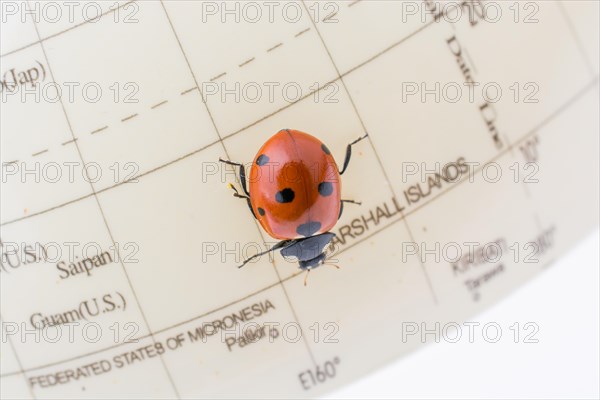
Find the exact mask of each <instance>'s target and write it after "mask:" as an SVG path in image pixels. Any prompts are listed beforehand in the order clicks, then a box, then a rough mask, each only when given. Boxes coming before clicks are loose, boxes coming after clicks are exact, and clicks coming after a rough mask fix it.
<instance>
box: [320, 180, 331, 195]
mask: <svg viewBox="0 0 600 400" xmlns="http://www.w3.org/2000/svg"><path fill="white" fill-rule="evenodd" d="M331 193H333V185H332V184H331V182H321V183H319V194H320V195H321V196H325V197H327V196H329V195H330V194H331Z"/></svg>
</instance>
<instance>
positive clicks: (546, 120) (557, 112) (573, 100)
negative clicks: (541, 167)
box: [0, 77, 598, 377]
mask: <svg viewBox="0 0 600 400" xmlns="http://www.w3.org/2000/svg"><path fill="white" fill-rule="evenodd" d="M597 81H598V77H596V78H594V79H593V80H592V81H591V82H589V83H588V84H587V85H585V86H584V87H583V88H582V89H581V90H580V91H578V92H577V94H576V95H574V96H573V97H571V98H570V99H569V100H568V101H567V102H566V103H564V104H563V105H561V106H560V107H559V108H558V109H556V110H555V111H554V112H552V113H551V114H550V115H548V116H547V117H545V118H544V119H543V120H542V121H541V122H539V123H538V124H537V125H536V126H535V127H534V128H532V129H531V130H529V131H528V132H527V133H525V134H524V135H523V136H521V137H520V138H519V139H517V140H516V141H515V143H514V144H513V146H516V145H518V144H519V143H521V142H523V141H524V140H526V139H527V138H529V137H530V136H531V135H533V134H534V133H536V132H537V131H538V130H539V129H540V128H542V127H543V126H545V125H546V124H548V123H549V122H550V121H552V120H553V119H554V118H556V117H557V116H558V115H560V114H562V113H563V112H564V111H565V110H567V109H568V108H569V107H571V106H572V105H573V104H575V103H576V102H577V101H578V100H579V99H580V98H581V97H582V96H583V95H584V94H585V93H587V91H588V90H590V88H592V87H593V86H594V85H595V84H596V82H597ZM508 151H509V149H508V148H507V149H505V150H503V151H502V152H500V153H498V154H496V155H495V156H494V157H492V158H491V159H490V160H488V161H487V162H486V163H484V164H482V165H481V166H480V167H479V168H477V170H476V171H474V173H475V172H477V171H480V170H481V169H483V167H484V165H486V164H489V163H492V162H494V161H495V160H498V159H499V158H500V157H502V156H504V155H506V154H507V152H508ZM466 180H467V179H462V180H460V181H459V182H457V183H456V184H455V185H453V186H450V187H449V188H448V189H446V190H445V191H443V192H441V193H440V194H439V195H437V196H435V197H433V198H432V199H431V200H429V201H427V202H425V203H423V204H422V205H419V206H416V207H415V208H413V209H411V210H410V211H409V212H407V213H406V214H405V216H409V215H412V214H414V213H416V212H417V211H419V210H420V209H422V208H424V207H425V206H427V205H429V204H431V203H433V202H435V201H436V200H437V199H439V198H441V197H442V196H444V195H445V194H447V193H449V192H450V191H452V190H454V188H456V187H457V186H459V185H460V184H462V183H464V182H465V181H466ZM400 220H401V218H398V219H396V220H394V221H392V222H390V223H389V224H387V225H385V226H383V227H382V228H381V229H379V230H377V231H375V232H373V233H371V234H369V235H367V236H365V237H363V238H361V239H359V240H357V241H356V242H354V243H352V244H351V245H349V246H347V247H345V248H343V249H342V250H340V252H338V253H337V254H341V253H343V252H345V251H347V250H349V249H350V248H352V247H354V246H356V245H358V244H361V243H363V242H364V241H366V240H367V239H370V238H371V237H373V236H375V235H377V234H379V233H381V232H382V231H385V230H386V229H387V228H389V227H390V226H392V225H394V224H396V223H398V222H400ZM551 262H552V260H551V261H550V262H549V263H551ZM299 275H300V273H296V274H294V275H291V276H289V277H286V278H284V279H283V281H288V280H291V279H293V278H295V277H297V276H299ZM277 285H279V282H275V283H273V284H270V285H268V286H266V287H264V288H262V289H259V290H257V291H255V292H253V293H251V294H250V295H247V296H244V297H242V298H239V299H237V300H234V301H232V302H230V303H229V304H227V305H224V306H221V307H218V308H216V309H212V310H209V311H206V312H204V313H203V314H201V315H199V316H196V317H194V318H191V319H189V320H187V321H183V322H179V323H177V324H175V325H172V326H169V327H167V328H162V329H159V330H157V331H156V332H154V333H155V334H156V333H162V332H166V331H168V330H170V329H172V328H175V327H177V326H181V325H182V324H185V323H188V322H192V321H193V320H196V319H201V318H203V317H205V316H208V315H210V314H213V313H215V312H217V311H220V310H222V309H224V308H226V307H229V306H232V305H235V304H237V303H239V302H241V301H243V300H246V299H247V298H249V297H252V296H254V295H257V294H260V293H262V292H264V291H266V290H269V289H271V288H273V287H275V286H277ZM147 337H149V335H145V336H141V337H140V338H138V339H145V338H147ZM126 344H128V342H124V343H119V344H118V345H114V346H110V347H108V348H104V349H100V350H96V351H94V352H91V353H87V354H84V355H80V356H76V357H72V358H69V359H63V360H60V361H57V362H52V363H48V364H45V365H39V366H36V367H32V368H28V369H27V370H24V371H23V372H29V371H35V370H39V369H43V368H47V367H51V366H54V365H59V364H63V363H65V362H69V361H74V360H76V359H79V358H82V357H88V356H91V355H94V354H98V353H102V352H104V351H108V350H112V349H113V348H116V347H120V346H123V345H126ZM17 374H19V371H16V372H9V373H5V374H0V377H6V376H13V375H17Z"/></svg>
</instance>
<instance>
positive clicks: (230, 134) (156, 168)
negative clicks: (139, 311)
mask: <svg viewBox="0 0 600 400" xmlns="http://www.w3.org/2000/svg"><path fill="white" fill-rule="evenodd" d="M431 24H432V23H431V22H429V23H428V24H427V25H425V26H423V27H421V28H419V29H418V30H417V31H415V32H412V33H411V34H409V35H408V36H406V37H404V38H402V39H400V40H399V41H398V42H396V43H395V44H393V45H391V46H389V47H388V48H386V49H384V50H382V51H380V52H379V53H377V54H376V55H374V56H372V57H370V58H369V59H368V60H366V61H363V62H361V63H360V64H358V65H356V66H354V67H352V68H351V69H349V70H348V71H346V72H344V73H343V74H341V76H340V77H345V76H347V75H349V74H351V73H353V72H354V71H356V70H357V69H359V68H361V67H363V66H365V65H367V64H369V63H370V62H372V61H374V60H375V59H377V58H378V57H380V56H382V55H383V54H385V53H387V52H388V51H390V50H392V49H393V48H395V47H396V46H397V45H399V44H401V43H403V42H404V41H405V40H407V39H409V38H411V37H413V36H414V35H416V34H417V33H419V32H421V31H422V30H424V28H426V27H428V26H431ZM340 77H338V78H336V79H333V80H331V81H329V82H327V83H326V84H324V85H323V86H321V87H319V88H317V89H315V90H314V91H311V92H310V93H308V94H306V95H304V96H302V97H301V98H300V99H298V100H296V101H294V102H292V103H289V104H286V105H285V106H283V107H281V108H279V109H277V110H275V111H273V112H271V113H269V114H267V115H265V116H263V117H261V118H259V119H258V120H256V121H254V122H252V123H250V124H248V125H246V126H244V127H242V128H240V129H238V130H236V131H234V132H232V133H229V134H227V135H225V136H223V137H221V138H219V139H217V140H215V141H214V142H211V143H210V144H208V145H206V146H203V147H202V148H200V149H196V150H194V151H192V152H191V153H188V154H185V155H184V156H181V157H179V158H176V159H175V160H171V161H169V162H167V163H165V164H162V165H159V166H158V167H155V168H152V169H151V170H149V171H146V172H144V173H142V174H140V175H138V176H135V177H133V178H132V179H135V178H138V177H142V176H144V175H148V174H150V173H152V172H155V171H158V170H160V169H162V168H163V167H166V166H169V165H171V164H174V163H175V162H178V161H180V160H182V159H185V158H187V157H189V156H192V155H194V154H196V153H199V152H200V151H202V150H204V149H206V148H208V147H210V146H213V145H216V144H217V143H218V142H220V140H226V139H229V138H230V137H233V136H235V135H237V134H239V133H241V132H243V131H244V130H246V129H248V128H250V127H252V126H255V125H256V124H258V123H260V122H262V121H264V120H266V119H268V118H270V117H272V116H274V115H276V114H278V113H280V112H282V111H284V110H286V109H288V108H289V107H291V106H292V105H294V104H296V103H297V102H299V101H302V100H304V99H306V98H309V97H310V96H312V95H313V94H314V93H316V92H318V91H321V90H323V89H324V88H325V87H327V86H328V85H330V84H332V83H333V82H336V81H337V80H339V79H340ZM126 182H127V181H126ZM126 182H121V183H117V184H115V185H112V186H109V187H107V188H104V189H101V190H99V191H98V192H97V193H102V192H103V191H106V190H109V189H112V188H115V187H117V186H120V185H121V184H122V183H126ZM92 195H93V194H92V193H90V194H87V195H85V196H82V197H79V198H77V199H73V200H69V201H67V202H65V203H62V204H58V205H56V206H53V207H51V208H48V209H45V210H41V211H39V212H36V213H33V214H30V215H26V216H23V217H18V218H14V219H12V220H8V221H5V222H2V223H0V226H4V225H9V224H13V223H16V222H19V221H22V220H25V219H28V218H31V217H34V216H37V215H40V214H45V213H47V212H49V211H52V210H55V209H57V208H61V207H64V206H66V205H69V204H72V203H76V202H78V201H80V200H83V199H86V198H88V197H91V196H92Z"/></svg>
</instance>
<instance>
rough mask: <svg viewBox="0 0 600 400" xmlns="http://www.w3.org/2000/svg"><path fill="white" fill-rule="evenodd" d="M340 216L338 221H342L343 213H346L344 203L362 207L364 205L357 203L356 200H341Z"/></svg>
mask: <svg viewBox="0 0 600 400" xmlns="http://www.w3.org/2000/svg"><path fill="white" fill-rule="evenodd" d="M340 203H341V204H340V214H339V215H338V219H340V218H341V217H342V212H343V211H344V203H352V204H357V205H359V206H360V205H361V204H362V203H361V202H360V201H355V200H341V201H340Z"/></svg>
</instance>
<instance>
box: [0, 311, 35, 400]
mask: <svg viewBox="0 0 600 400" xmlns="http://www.w3.org/2000/svg"><path fill="white" fill-rule="evenodd" d="M0 321H2V324H4V322H5V321H4V318H2V315H1V314H0ZM10 336H11V335H6V336H5V337H6V341H7V342H8V345H9V346H10V348H11V349H12V352H13V354H14V355H15V360H16V361H17V365H18V366H19V371H18V373H19V374H22V375H23V378H24V379H25V385H26V386H27V390H29V394H31V397H32V398H34V399H36V398H37V397H35V393H34V392H33V387H32V386H31V385H30V384H29V381H28V379H27V374H26V373H25V370H24V369H23V364H22V363H21V358H20V357H19V355H18V354H17V349H16V348H15V345H14V344H13V342H12V338H11V337H10Z"/></svg>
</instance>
